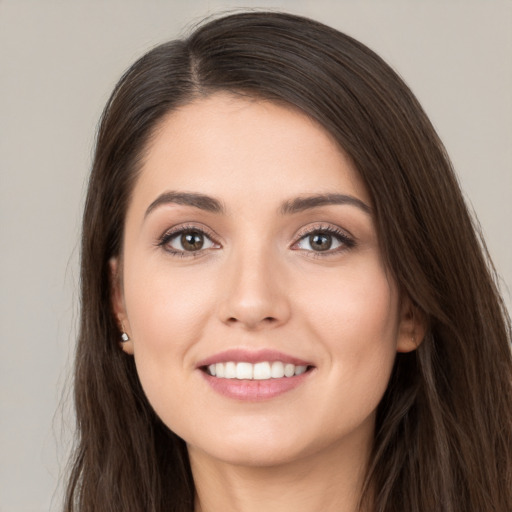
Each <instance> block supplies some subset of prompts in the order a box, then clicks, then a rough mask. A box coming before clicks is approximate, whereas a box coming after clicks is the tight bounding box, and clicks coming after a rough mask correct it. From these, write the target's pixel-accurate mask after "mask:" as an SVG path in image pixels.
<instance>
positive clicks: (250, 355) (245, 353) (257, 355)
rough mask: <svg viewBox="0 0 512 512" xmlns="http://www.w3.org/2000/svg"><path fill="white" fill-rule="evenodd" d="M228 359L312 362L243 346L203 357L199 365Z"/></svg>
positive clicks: (302, 364) (307, 363) (270, 350)
mask: <svg viewBox="0 0 512 512" xmlns="http://www.w3.org/2000/svg"><path fill="white" fill-rule="evenodd" d="M228 361H233V362H235V363H252V364H255V363H261V362H264V361H268V362H270V363H271V362H274V361H281V362H283V363H285V364H287V363H288V364H294V365H295V366H311V363H309V362H308V361H304V360H303V359H299V358H298V357H294V356H290V355H288V354H284V353H283V352H279V351H277V350H272V349H263V350H261V349H260V350H247V349H242V348H233V349H229V350H225V351H223V352H219V353H218V354H214V355H212V356H210V357H207V358H206V359H203V360H202V361H199V363H198V364H197V367H198V368H201V367H204V366H210V365H211V364H216V363H226V362H228Z"/></svg>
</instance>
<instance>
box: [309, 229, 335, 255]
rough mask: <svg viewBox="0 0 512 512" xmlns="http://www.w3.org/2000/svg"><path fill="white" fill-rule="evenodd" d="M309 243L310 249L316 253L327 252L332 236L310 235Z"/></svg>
mask: <svg viewBox="0 0 512 512" xmlns="http://www.w3.org/2000/svg"><path fill="white" fill-rule="evenodd" d="M309 243H310V245H311V247H312V248H313V249H315V250H317V251H327V250H328V249H330V248H331V245H332V236H331V235H323V234H319V233H317V234H316V235H310V237H309Z"/></svg>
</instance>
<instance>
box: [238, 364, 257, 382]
mask: <svg viewBox="0 0 512 512" xmlns="http://www.w3.org/2000/svg"><path fill="white" fill-rule="evenodd" d="M252 374H253V371H252V364H251V363H237V365H236V378H237V379H252Z"/></svg>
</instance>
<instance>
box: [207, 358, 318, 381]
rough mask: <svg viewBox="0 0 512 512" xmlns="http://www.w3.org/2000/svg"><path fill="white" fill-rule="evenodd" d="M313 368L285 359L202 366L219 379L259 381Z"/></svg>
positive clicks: (299, 372) (292, 374)
mask: <svg viewBox="0 0 512 512" xmlns="http://www.w3.org/2000/svg"><path fill="white" fill-rule="evenodd" d="M313 368H314V367H313V366H311V365H305V364H304V365H303V364H297V365H296V364H292V363H286V362H284V361H260V362H258V363H250V362H247V361H239V362H236V361H225V362H219V363H213V364H210V365H207V366H206V365H205V366H201V367H200V369H201V370H202V371H203V372H205V373H206V374H207V375H209V376H210V377H215V378H217V379H237V380H259V381H262V380H271V379H283V378H291V377H296V376H299V375H302V374H304V373H306V372H308V371H310V370H312V369H313Z"/></svg>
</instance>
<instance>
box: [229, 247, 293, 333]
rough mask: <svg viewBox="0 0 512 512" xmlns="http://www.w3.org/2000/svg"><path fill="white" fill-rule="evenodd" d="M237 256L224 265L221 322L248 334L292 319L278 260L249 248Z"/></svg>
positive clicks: (282, 273)
mask: <svg viewBox="0 0 512 512" xmlns="http://www.w3.org/2000/svg"><path fill="white" fill-rule="evenodd" d="M240 252H243V254H237V255H232V256H233V257H232V258H230V261H227V262H226V265H227V266H228V267H229V268H228V269H227V271H226V273H223V276H222V280H223V288H224V294H223V297H224V299H223V300H222V301H221V304H220V319H221V320H222V322H223V323H225V324H227V325H231V326H238V327H240V328H243V329H245V330H251V331H256V330H261V329H265V328H272V327H277V326H280V325H283V324H285V323H286V322H287V321H288V320H289V318H290V315H291V308H290V297H289V294H288V293H287V286H286V279H285V272H284V271H283V269H282V268H280V266H279V264H278V261H277V258H276V257H275V256H274V255H272V254H266V253H264V252H263V251H254V250H252V251H251V250H249V249H248V248H246V249H245V250H244V251H240Z"/></svg>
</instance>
